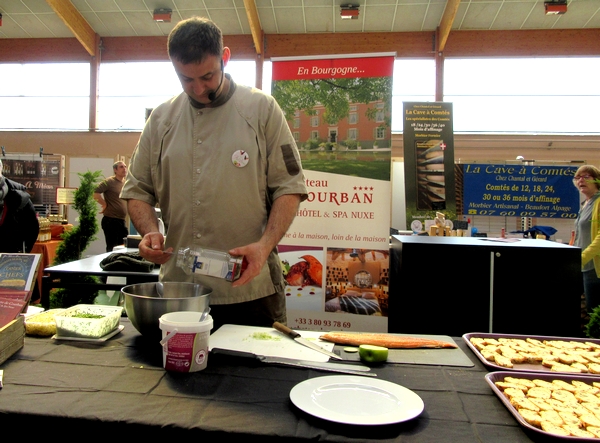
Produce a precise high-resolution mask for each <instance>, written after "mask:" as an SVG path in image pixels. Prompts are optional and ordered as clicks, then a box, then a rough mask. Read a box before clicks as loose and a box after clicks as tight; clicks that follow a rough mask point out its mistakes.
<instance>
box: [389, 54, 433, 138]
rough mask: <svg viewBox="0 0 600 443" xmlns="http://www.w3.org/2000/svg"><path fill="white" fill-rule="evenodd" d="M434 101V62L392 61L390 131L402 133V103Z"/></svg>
mask: <svg viewBox="0 0 600 443" xmlns="http://www.w3.org/2000/svg"><path fill="white" fill-rule="evenodd" d="M432 101H435V61H434V60H414V59H403V60H395V61H394V82H393V87H392V131H394V132H402V131H403V129H404V120H403V118H402V109H403V106H402V102H432Z"/></svg>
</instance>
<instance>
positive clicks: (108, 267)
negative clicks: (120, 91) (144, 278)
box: [100, 252, 154, 272]
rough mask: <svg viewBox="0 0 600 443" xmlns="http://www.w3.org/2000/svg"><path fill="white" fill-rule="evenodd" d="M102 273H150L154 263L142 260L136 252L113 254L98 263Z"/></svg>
mask: <svg viewBox="0 0 600 443" xmlns="http://www.w3.org/2000/svg"><path fill="white" fill-rule="evenodd" d="M100 267H101V268H102V269H103V270H104V271H132V272H150V271H152V269H154V263H152V262H149V261H148V260H146V259H144V258H142V256H141V255H140V254H139V253H137V252H115V253H114V254H110V255H109V256H108V257H106V258H105V259H103V260H102V261H101V262H100Z"/></svg>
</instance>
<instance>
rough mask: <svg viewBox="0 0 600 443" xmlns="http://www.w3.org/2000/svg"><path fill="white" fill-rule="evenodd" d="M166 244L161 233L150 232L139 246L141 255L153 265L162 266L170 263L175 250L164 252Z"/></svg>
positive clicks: (169, 249)
mask: <svg viewBox="0 0 600 443" xmlns="http://www.w3.org/2000/svg"><path fill="white" fill-rule="evenodd" d="M164 243H165V238H164V237H163V235H162V234H161V233H160V232H149V233H148V234H146V235H144V237H143V238H142V240H141V241H140V244H139V245H138V249H139V252H140V255H141V256H142V257H143V258H145V259H146V260H148V261H150V262H152V263H156V264H157V265H162V264H164V263H166V262H168V261H169V259H170V258H171V255H172V254H173V248H168V249H166V250H164V251H163V248H164V246H165V245H164Z"/></svg>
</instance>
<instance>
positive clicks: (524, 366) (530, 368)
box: [462, 332, 600, 378]
mask: <svg viewBox="0 0 600 443" xmlns="http://www.w3.org/2000/svg"><path fill="white" fill-rule="evenodd" d="M462 337H463V340H464V341H465V343H466V344H467V346H468V347H469V348H470V349H471V351H473V353H474V354H475V355H476V356H477V358H478V359H479V360H480V361H481V362H482V363H483V364H484V365H485V366H487V367H488V368H489V369H491V370H494V371H527V372H547V373H550V374H574V373H572V372H558V371H551V370H550V368H547V367H545V366H542V365H541V364H539V365H538V364H532V363H517V364H515V365H514V367H513V368H505V367H504V366H499V365H497V364H496V363H495V362H491V361H489V360H487V359H486V358H485V357H484V356H483V355H481V352H479V350H478V349H477V348H476V347H475V346H473V344H472V343H471V338H473V337H481V338H495V339H498V338H520V339H526V338H534V339H537V340H540V341H544V340H560V341H567V342H569V341H574V342H578V343H585V342H589V343H594V344H597V345H600V340H597V339H591V338H571V337H554V336H549V335H513V334H491V333H484V332H473V333H469V334H464V335H463V336H462ZM582 374H583V375H587V376H589V377H595V378H600V374H590V373H582Z"/></svg>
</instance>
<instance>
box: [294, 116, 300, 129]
mask: <svg viewBox="0 0 600 443" xmlns="http://www.w3.org/2000/svg"><path fill="white" fill-rule="evenodd" d="M299 127H300V119H299V118H294V128H299Z"/></svg>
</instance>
